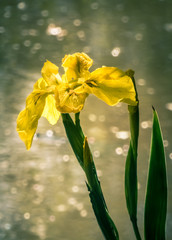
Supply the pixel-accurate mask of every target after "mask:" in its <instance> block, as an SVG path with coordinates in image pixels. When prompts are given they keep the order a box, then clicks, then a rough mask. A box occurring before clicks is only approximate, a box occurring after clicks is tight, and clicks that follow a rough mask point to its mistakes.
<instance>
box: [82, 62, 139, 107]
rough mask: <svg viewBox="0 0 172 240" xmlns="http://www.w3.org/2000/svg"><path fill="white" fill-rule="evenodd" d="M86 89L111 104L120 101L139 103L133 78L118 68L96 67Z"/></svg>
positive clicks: (131, 103) (130, 103)
mask: <svg viewBox="0 0 172 240" xmlns="http://www.w3.org/2000/svg"><path fill="white" fill-rule="evenodd" d="M85 90H86V91H87V92H88V93H92V94H94V95H95V96H96V97H98V98H100V99H101V100H103V101H104V102H106V103H107V104H108V105H111V106H112V105H115V104H117V103H118V102H125V103H127V104H129V105H137V101H136V92H135V88H134V85H133V82H132V79H131V78H130V77H129V76H128V75H127V74H126V73H125V72H123V71H122V70H120V69H118V68H114V67H102V68H98V69H96V70H95V71H94V72H92V73H91V77H90V79H89V80H87V81H86V85H85Z"/></svg>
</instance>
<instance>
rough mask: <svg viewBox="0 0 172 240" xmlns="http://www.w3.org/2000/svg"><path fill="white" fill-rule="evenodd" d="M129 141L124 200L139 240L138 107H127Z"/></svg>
mask: <svg viewBox="0 0 172 240" xmlns="http://www.w3.org/2000/svg"><path fill="white" fill-rule="evenodd" d="M128 110H129V117H130V132H131V140H130V147H129V150H128V155H127V159H126V164H125V198H126V204H127V209H128V213H129V216H130V219H131V222H132V224H133V229H134V232H135V235H136V239H137V240H140V239H141V237H140V233H139V230H138V226H137V145H138V137H139V106H138V105H137V106H128Z"/></svg>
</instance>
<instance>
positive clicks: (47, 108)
mask: <svg viewBox="0 0 172 240" xmlns="http://www.w3.org/2000/svg"><path fill="white" fill-rule="evenodd" d="M92 63H93V60H92V59H91V58H90V57H89V56H88V55H87V54H85V53H75V54H72V55H66V56H65V57H64V58H63V60H62V66H63V68H64V71H65V74H63V75H62V77H60V75H59V73H58V67H57V66H56V65H55V64H53V63H51V62H50V61H46V62H45V63H44V66H43V68H42V71H41V73H42V78H40V79H38V81H37V82H36V83H35V85H34V89H33V91H32V93H31V94H30V95H29V96H28V97H27V99H26V108H25V109H24V110H23V111H21V112H20V114H19V116H18V118H17V131H18V133H19V136H20V138H21V140H22V141H23V142H24V143H25V145H26V148H27V149H29V148H30V147H31V144H32V139H33V136H34V134H35V132H36V129H37V125H38V120H39V118H40V117H41V116H43V117H45V118H47V120H48V121H49V123H50V124H52V125H54V124H56V122H57V120H58V119H59V116H60V113H71V112H73V113H77V112H80V111H81V110H82V108H83V106H84V102H85V99H86V98H87V96H88V95H89V94H94V95H95V96H97V97H98V98H100V99H101V100H103V101H104V102H106V103H107V104H109V105H111V106H112V105H115V104H117V103H118V102H125V103H127V104H129V105H136V104H137V101H136V92H135V88H134V85H133V82H132V79H131V77H130V76H129V74H127V73H125V72H123V71H121V70H119V69H118V68H115V67H102V68H98V69H96V70H95V71H93V72H89V68H90V67H91V66H92Z"/></svg>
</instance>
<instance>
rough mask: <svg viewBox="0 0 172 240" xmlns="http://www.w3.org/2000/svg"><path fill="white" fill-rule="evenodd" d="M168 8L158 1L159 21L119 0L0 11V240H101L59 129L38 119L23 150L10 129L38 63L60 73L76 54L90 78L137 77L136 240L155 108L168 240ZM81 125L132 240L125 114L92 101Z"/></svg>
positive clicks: (171, 160) (124, 233)
mask: <svg viewBox="0 0 172 240" xmlns="http://www.w3.org/2000/svg"><path fill="white" fill-rule="evenodd" d="M168 3H169V4H170V2H169V1H159V2H158V1H157V3H156V10H157V11H156V12H155V10H154V9H155V6H154V5H151V3H150V6H149V7H147V5H146V4H144V3H140V8H141V9H143V10H144V11H142V12H140V9H139V8H138V6H134V5H132V4H131V3H126V2H125V1H121V3H120V4H119V3H118V4H114V1H105V0H102V1H100V2H98V1H97V2H92V3H91V4H88V3H85V2H84V1H74V2H71V1H67V0H65V1H54V0H53V1H43V2H42V1H38V2H34V3H32V1H22V2H18V3H15V1H14V3H13V4H11V5H10V4H9V5H8V3H7V2H5V1H4V2H3V1H2V2H1V3H0V6H1V9H2V11H3V17H2V18H1V20H0V35H1V39H0V41H1V44H0V51H1V58H0V66H1V70H0V77H1V81H0V100H1V101H0V111H1V119H0V123H1V124H0V128H1V133H2V134H1V136H0V156H1V159H0V169H1V174H0V179H1V181H0V189H1V190H0V193H1V194H0V223H1V224H0V239H3V240H18V239H20V238H21V237H22V238H23V239H25V240H27V239H28V240H30V239H32V240H38V239H52V240H54V239H71V240H72V239H83V240H84V239H100V240H101V239H103V236H102V234H101V232H100V230H99V228H98V225H97V222H96V220H95V218H94V215H93V212H92V209H91V206H90V202H89V198H88V193H87V189H86V186H85V177H84V174H83V172H82V169H81V168H80V166H79V165H78V163H77V161H76V159H75V157H74V155H73V153H72V150H71V148H70V146H69V143H68V141H67V138H66V136H65V131H64V128H63V126H62V122H61V120H59V122H58V124H57V125H56V126H51V125H49V123H48V122H47V121H46V120H45V119H44V118H42V119H41V120H40V121H39V127H38V131H37V134H36V135H35V137H34V141H33V146H32V148H31V150H30V151H26V150H25V147H24V144H23V143H22V142H21V141H20V139H19V137H18V134H17V132H16V130H15V128H16V118H17V115H18V113H19V112H20V111H21V110H22V109H23V108H24V106H25V99H26V96H27V95H28V94H29V93H30V92H31V91H32V88H33V84H34V82H35V81H36V80H37V79H38V78H39V77H40V76H41V73H40V72H41V67H42V65H43V62H44V61H45V60H46V59H49V60H50V61H52V62H53V63H55V64H57V65H58V66H59V67H60V65H61V59H62V58H63V57H64V55H65V54H68V53H73V52H76V51H84V52H86V53H88V54H89V55H90V56H91V57H92V58H93V60H94V65H93V67H92V69H95V68H97V67H101V66H102V65H107V66H116V67H119V68H121V69H123V70H125V69H128V68H132V69H134V70H135V72H136V83H137V86H138V92H139V97H140V109H141V110H140V145H139V152H140V155H139V163H138V174H139V175H138V178H139V184H138V189H139V201H138V221H139V226H140V229H141V232H142V234H143V221H142V219H143V206H144V196H145V183H146V178H147V165H148V155H149V147H150V146H149V145H150V133H151V126H152V112H151V105H154V106H155V107H156V108H157V110H158V113H159V117H160V121H161V125H162V129H163V135H164V139H165V140H164V146H165V150H166V156H167V167H168V182H169V204H168V210H169V211H168V212H169V213H168V219H167V220H168V221H167V237H168V238H170V237H171V236H172V232H171V225H172V220H171V219H172V218H171V215H172V205H171V204H170V199H171V195H172V194H171V193H172V190H171V187H170V183H171V182H172V178H171V174H170V172H171V168H172V152H171V143H172V138H171V135H170V134H169V133H171V130H172V123H171V110H172V107H171V105H172V99H171V60H172V58H171V57H170V54H172V53H171V50H170V44H171V41H170V37H169V36H170V35H169V34H171V19H170V17H171V13H170V14H169V9H170V8H168ZM164 11H166V18H164ZM169 16H170V17H169ZM60 72H62V69H61V68H60ZM81 123H82V125H83V129H84V132H85V134H86V135H87V136H88V140H89V143H90V146H91V149H92V152H93V156H94V158H95V164H96V166H97V169H98V175H99V177H100V180H101V184H102V188H103V192H104V195H105V199H106V200H107V204H108V207H109V210H110V213H111V216H112V218H113V219H114V221H115V223H116V225H117V227H118V229H119V233H120V236H121V239H123V240H125V239H126V240H128V235H130V236H131V239H134V234H133V230H132V228H131V226H130V223H129V217H128V215H127V211H126V207H125V199H124V191H123V187H124V186H123V178H124V166H125V158H126V154H127V151H128V147H129V136H130V134H129V123H128V113H127V107H126V106H125V105H124V104H118V105H117V106H116V107H113V108H112V107H109V106H107V105H106V104H104V103H102V102H101V101H99V100H98V99H96V98H95V97H93V96H90V97H89V98H88V100H87V101H86V105H85V108H84V110H83V111H82V114H81ZM126 226H127V227H126ZM78 229H79V231H78Z"/></svg>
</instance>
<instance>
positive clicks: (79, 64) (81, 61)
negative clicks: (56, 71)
mask: <svg viewBox="0 0 172 240" xmlns="http://www.w3.org/2000/svg"><path fill="white" fill-rule="evenodd" d="M62 63H63V64H62V66H63V67H64V70H65V75H66V78H67V81H68V82H70V81H74V80H76V79H78V78H88V75H89V71H88V69H89V68H90V67H91V66H92V63H93V60H92V59H91V58H90V57H89V56H88V55H87V54H85V53H74V54H72V55H66V56H65V57H64V58H63V60H62Z"/></svg>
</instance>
